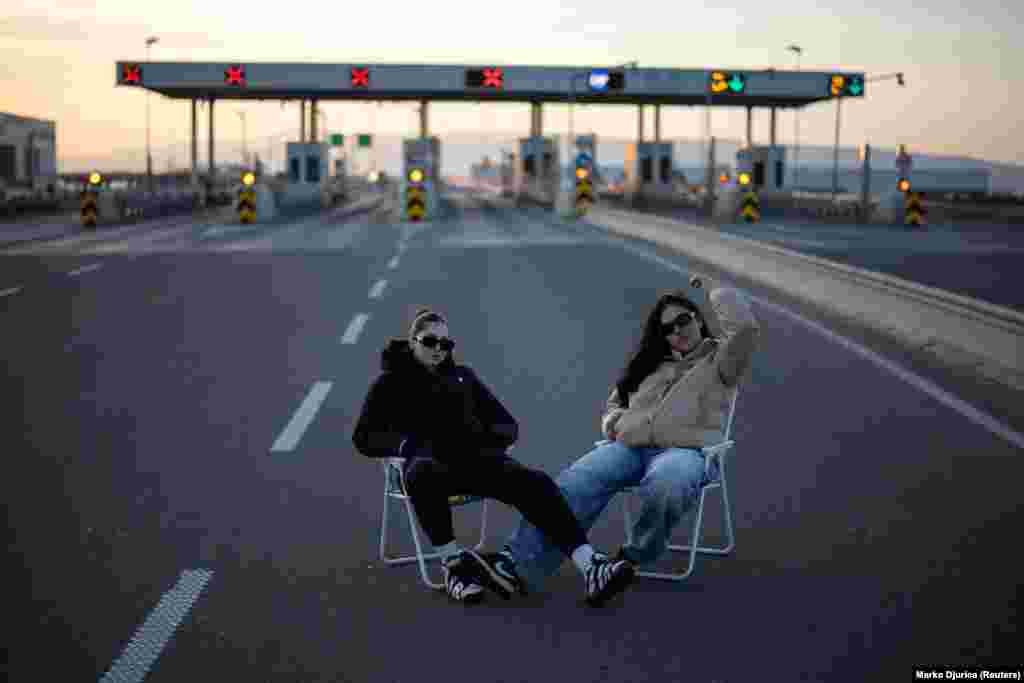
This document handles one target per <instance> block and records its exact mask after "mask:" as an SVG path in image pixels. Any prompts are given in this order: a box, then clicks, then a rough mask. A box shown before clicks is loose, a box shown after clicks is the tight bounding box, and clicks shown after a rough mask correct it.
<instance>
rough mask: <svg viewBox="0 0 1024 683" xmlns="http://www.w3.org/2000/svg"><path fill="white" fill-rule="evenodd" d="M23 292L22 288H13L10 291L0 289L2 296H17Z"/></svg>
mask: <svg viewBox="0 0 1024 683" xmlns="http://www.w3.org/2000/svg"><path fill="white" fill-rule="evenodd" d="M20 291H21V287H11V288H10V289H0V296H10V295H11V294H17V293H18V292H20Z"/></svg>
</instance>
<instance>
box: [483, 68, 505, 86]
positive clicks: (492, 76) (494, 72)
mask: <svg viewBox="0 0 1024 683" xmlns="http://www.w3.org/2000/svg"><path fill="white" fill-rule="evenodd" d="M503 79H504V74H502V72H501V67H500V66H496V67H494V68H493V69H484V85H483V87H485V88H488V87H490V88H500V87H501V86H502V81H503Z"/></svg>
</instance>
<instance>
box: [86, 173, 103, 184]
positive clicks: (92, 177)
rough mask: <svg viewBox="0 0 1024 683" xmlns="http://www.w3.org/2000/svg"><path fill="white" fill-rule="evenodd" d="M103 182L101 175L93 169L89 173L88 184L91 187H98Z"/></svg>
mask: <svg viewBox="0 0 1024 683" xmlns="http://www.w3.org/2000/svg"><path fill="white" fill-rule="evenodd" d="M102 183H103V176H102V175H100V174H99V173H97V172H96V171H93V172H92V173H90V174H89V185H90V186H91V187H99V186H100V184H102Z"/></svg>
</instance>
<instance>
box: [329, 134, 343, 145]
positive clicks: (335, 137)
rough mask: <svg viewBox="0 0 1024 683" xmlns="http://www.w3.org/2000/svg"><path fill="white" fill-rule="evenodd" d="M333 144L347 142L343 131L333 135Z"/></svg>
mask: <svg viewBox="0 0 1024 683" xmlns="http://www.w3.org/2000/svg"><path fill="white" fill-rule="evenodd" d="M331 144H332V145H334V146H340V145H344V144H345V136H344V135H342V134H341V133H334V134H333V135H331Z"/></svg>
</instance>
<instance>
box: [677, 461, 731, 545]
mask: <svg viewBox="0 0 1024 683" xmlns="http://www.w3.org/2000/svg"><path fill="white" fill-rule="evenodd" d="M721 488H722V518H723V519H724V520H725V538H726V541H727V543H726V544H725V545H724V546H722V547H706V546H700V545H699V546H697V552H699V553H701V554H702V555H728V554H729V553H731V552H732V551H733V550H735V549H736V531H735V528H734V526H733V519H732V506H731V505H729V486H728V484H726V483H725V475H724V474H723V476H722V484H721ZM702 495H703V494H702ZM694 538H696V537H694ZM692 549H693V546H692V545H670V546H669V550H675V551H677V552H685V551H689V550H692Z"/></svg>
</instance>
